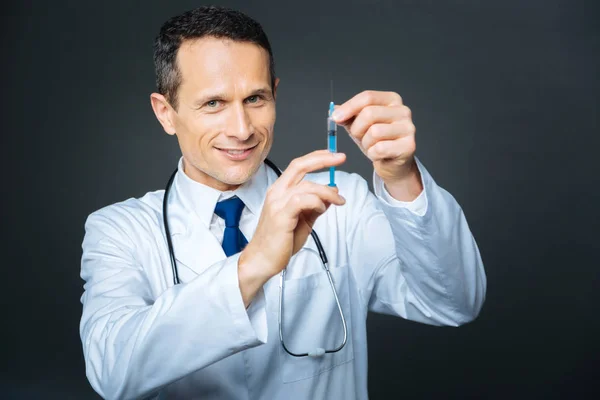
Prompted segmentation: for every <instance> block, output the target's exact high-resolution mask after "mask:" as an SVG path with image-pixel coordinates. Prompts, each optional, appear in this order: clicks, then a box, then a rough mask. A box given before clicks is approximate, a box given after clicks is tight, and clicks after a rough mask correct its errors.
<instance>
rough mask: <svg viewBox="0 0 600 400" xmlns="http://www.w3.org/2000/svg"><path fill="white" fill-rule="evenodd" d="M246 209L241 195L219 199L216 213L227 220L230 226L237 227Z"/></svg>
mask: <svg viewBox="0 0 600 400" xmlns="http://www.w3.org/2000/svg"><path fill="white" fill-rule="evenodd" d="M243 209H244V202H243V201H242V200H240V198H239V197H232V198H230V199H227V200H223V201H219V202H218V203H217V205H216V207H215V214H217V215H218V216H219V217H221V218H223V219H224V220H225V226H226V227H228V228H237V227H238V225H239V224H240V217H241V216H242V210H243Z"/></svg>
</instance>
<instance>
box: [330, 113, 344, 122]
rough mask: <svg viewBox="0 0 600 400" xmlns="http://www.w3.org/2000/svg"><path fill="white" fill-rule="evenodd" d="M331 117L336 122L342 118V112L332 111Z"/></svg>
mask: <svg viewBox="0 0 600 400" xmlns="http://www.w3.org/2000/svg"><path fill="white" fill-rule="evenodd" d="M331 118H332V119H333V120H334V121H335V122H338V121H340V120H341V119H342V113H341V112H340V111H334V112H333V114H331Z"/></svg>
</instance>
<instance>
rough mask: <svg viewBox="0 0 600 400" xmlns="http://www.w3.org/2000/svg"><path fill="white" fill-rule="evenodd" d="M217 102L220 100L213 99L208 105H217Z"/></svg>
mask: <svg viewBox="0 0 600 400" xmlns="http://www.w3.org/2000/svg"><path fill="white" fill-rule="evenodd" d="M217 102H218V100H211V101H209V102H207V103H206V105H207V106H209V107H216V106H217Z"/></svg>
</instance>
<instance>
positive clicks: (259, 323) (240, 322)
mask: <svg viewBox="0 0 600 400" xmlns="http://www.w3.org/2000/svg"><path fill="white" fill-rule="evenodd" d="M240 254H241V253H237V254H236V255H233V256H231V257H229V258H228V259H227V261H226V265H225V266H224V271H223V273H224V274H225V275H226V276H225V277H224V278H225V280H224V281H225V282H226V284H225V285H224V288H223V290H225V291H226V297H227V299H228V300H229V301H228V302H229V310H230V313H231V318H233V322H234V325H235V326H236V328H237V330H238V333H239V335H240V336H241V337H242V338H246V339H247V340H249V341H251V342H253V341H256V340H258V341H260V342H261V343H263V344H264V343H266V342H267V332H268V329H267V311H266V301H265V295H264V290H263V289H262V288H261V289H260V290H259V291H258V293H257V294H256V296H255V297H254V299H253V300H252V302H251V303H250V306H249V307H248V308H247V309H246V307H245V305H244V300H243V299H242V293H241V291H240V284H239V276H238V260H239V258H240Z"/></svg>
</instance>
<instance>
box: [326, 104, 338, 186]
mask: <svg viewBox="0 0 600 400" xmlns="http://www.w3.org/2000/svg"><path fill="white" fill-rule="evenodd" d="M334 108H335V107H334V105H333V101H332V102H331V103H329V115H328V117H327V149H328V150H329V151H330V152H332V153H336V152H337V124H336V123H335V121H334V120H333V119H332V118H331V114H333V110H334ZM329 186H335V167H329Z"/></svg>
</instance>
